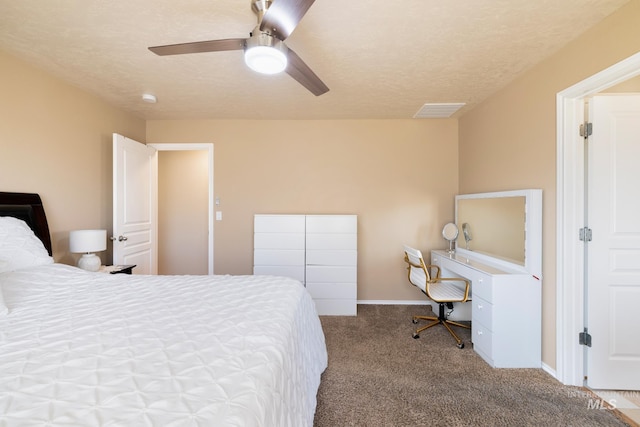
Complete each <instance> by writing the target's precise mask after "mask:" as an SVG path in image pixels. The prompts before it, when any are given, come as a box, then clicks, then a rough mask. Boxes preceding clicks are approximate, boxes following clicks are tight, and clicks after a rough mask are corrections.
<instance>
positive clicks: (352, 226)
mask: <svg viewBox="0 0 640 427" xmlns="http://www.w3.org/2000/svg"><path fill="white" fill-rule="evenodd" d="M357 245H358V236H357V216H356V215H307V217H306V286H307V290H308V291H309V293H310V294H311V296H312V297H313V299H314V301H315V303H316V308H317V310H318V313H319V314H321V315H356V311H357V310H356V299H357V264H358V262H357V261H358V251H357Z"/></svg>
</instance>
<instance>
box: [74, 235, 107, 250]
mask: <svg viewBox="0 0 640 427" xmlns="http://www.w3.org/2000/svg"><path fill="white" fill-rule="evenodd" d="M106 249H107V230H75V231H72V232H70V233H69V250H70V251H71V252H73V253H85V254H87V253H91V252H100V251H104V250H106Z"/></svg>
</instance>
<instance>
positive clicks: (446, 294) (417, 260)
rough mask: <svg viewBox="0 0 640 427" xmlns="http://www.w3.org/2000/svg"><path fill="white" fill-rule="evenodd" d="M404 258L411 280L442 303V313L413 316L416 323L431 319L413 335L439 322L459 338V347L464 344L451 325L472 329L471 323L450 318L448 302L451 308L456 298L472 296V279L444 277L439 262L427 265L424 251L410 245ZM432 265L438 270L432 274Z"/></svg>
mask: <svg viewBox="0 0 640 427" xmlns="http://www.w3.org/2000/svg"><path fill="white" fill-rule="evenodd" d="M404 253H405V255H404V260H405V262H406V263H407V264H409V266H408V267H407V270H408V271H409V274H408V276H409V282H410V283H411V284H412V285H414V286H416V287H418V288H419V289H420V290H421V291H422V292H423V293H424V294H425V295H426V296H427V297H428V298H429V299H431V300H432V301H434V302H437V303H438V306H439V312H438V317H435V316H413V323H418V320H430V321H431V323H429V324H428V325H426V326H423V327H421V328H419V329H418V330H416V331H415V332H414V333H413V338H416V339H417V338H420V332H422V331H424V330H426V329H429V328H430V327H432V326H435V325H438V324H440V325H443V326H444V327H445V328H447V330H448V331H449V333H450V334H451V336H453V338H454V339H455V340H456V343H457V345H458V348H464V343H463V342H462V340H461V339H460V338H459V337H458V336H457V335H456V333H455V332H454V331H453V329H451V326H458V327H461V328H466V329H470V328H471V326H469V325H465V324H462V323H458V322H453V321H451V320H448V319H447V316H448V314H445V306H446V308H448V309H449V310H452V309H453V303H454V302H466V301H467V300H469V281H468V280H466V279H463V278H461V277H451V278H447V277H440V267H438V266H437V265H427V264H425V262H424V259H423V258H422V252H420V251H419V250H417V249H414V248H411V247H409V246H406V245H405V247H404ZM431 269H433V270H434V272H435V276H432V275H431Z"/></svg>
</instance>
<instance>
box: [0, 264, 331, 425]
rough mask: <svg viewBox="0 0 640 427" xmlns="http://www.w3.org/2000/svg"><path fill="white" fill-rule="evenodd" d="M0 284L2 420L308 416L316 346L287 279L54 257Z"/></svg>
mask: <svg viewBox="0 0 640 427" xmlns="http://www.w3.org/2000/svg"><path fill="white" fill-rule="evenodd" d="M0 285H1V286H2V289H3V292H4V296H5V300H6V304H7V306H8V307H9V310H10V312H9V314H8V315H6V316H1V317H0V426H17V425H20V426H35V425H37V426H41V425H56V426H71V425H73V426H78V425H82V426H98V425H100V426H277V427H283V426H294V427H298V426H305V425H307V426H311V425H313V414H314V412H315V407H316V393H317V389H318V386H319V384H320V375H321V373H322V371H323V370H324V369H325V368H326V366H327V353H326V347H325V342H324V335H323V333H322V329H321V325H320V321H319V319H318V316H317V315H316V311H315V307H314V303H313V301H312V300H311V298H310V296H309V294H308V293H307V292H306V290H305V289H304V288H303V287H302V285H301V284H300V283H298V282H297V281H294V280H292V279H287V278H276V277H269V276H136V275H133V276H131V275H121V274H118V275H109V274H104V273H88V272H84V271H82V270H79V269H77V268H75V267H70V266H66V265H62V264H51V265H45V266H40V267H36V268H32V269H29V270H28V271H26V270H22V271H16V272H13V273H2V274H0ZM47 423H48V424H47Z"/></svg>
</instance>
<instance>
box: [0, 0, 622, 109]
mask: <svg viewBox="0 0 640 427" xmlns="http://www.w3.org/2000/svg"><path fill="white" fill-rule="evenodd" d="M277 1H278V0H275V2H277ZM627 1H628V0H456V1H451V0H438V1H435V0H317V1H316V2H315V3H314V4H313V6H311V8H310V9H309V11H308V12H307V14H306V15H305V17H304V18H303V19H302V21H301V22H300V24H299V25H298V27H297V28H296V30H295V31H294V32H293V34H292V35H291V36H290V37H289V38H288V39H287V45H288V46H289V47H290V48H291V49H293V50H294V51H295V52H296V53H297V54H298V55H299V56H300V57H301V58H302V59H303V60H304V61H305V62H306V63H307V65H309V66H310V67H311V68H312V69H313V70H314V71H315V72H316V74H317V75H318V76H319V77H320V78H321V79H322V80H323V81H324V82H325V83H326V84H327V86H329V88H330V91H329V92H328V93H326V94H324V95H321V96H319V97H316V96H314V95H312V94H311V93H310V92H308V91H307V90H306V89H305V88H304V87H302V86H301V85H300V84H298V83H297V82H296V81H295V80H293V79H292V78H291V77H289V76H288V75H287V74H281V75H277V76H265V75H259V74H256V73H254V72H252V71H251V70H249V69H248V68H247V67H246V66H245V65H244V62H243V58H242V52H241V51H231V52H215V53H200V54H190V55H178V56H165V57H160V56H156V55H154V54H153V53H151V52H150V51H149V50H148V49H147V47H149V46H156V45H163V44H173V43H183V42H191V41H200V40H212V39H220V38H235V37H248V34H249V32H250V31H251V30H252V29H253V28H254V26H255V24H256V17H255V15H254V14H253V12H252V11H251V1H250V0H181V1H176V0H114V1H103V0H84V1H82V0H46V1H44V0H0V49H1V50H5V51H7V52H9V53H11V54H14V55H16V56H18V57H20V58H23V59H25V60H26V61H28V62H31V63H33V64H35V65H36V66H38V67H40V68H43V69H45V70H48V71H49V72H51V73H52V74H54V75H57V76H59V77H61V78H62V79H64V80H66V81H69V82H70V83H72V84H73V85H76V86H78V87H81V88H84V89H86V90H88V91H90V92H92V93H95V94H97V95H98V96H100V97H101V98H104V99H105V100H106V101H107V102H109V103H110V104H112V105H114V106H116V107H119V108H121V109H123V110H126V111H129V112H132V113H134V114H136V115H138V116H140V117H143V118H147V119H178V118H193V119H200V118H213V119H220V118H227V119H249V118H253V119H386V118H388V119H396V118H411V117H413V115H414V114H415V113H416V112H417V111H418V110H419V109H420V108H421V107H422V105H423V104H424V103H445V102H455V103H458V102H461V103H466V106H465V107H463V108H462V109H461V110H459V112H458V113H456V115H454V117H456V116H460V115H461V114H464V112H465V111H468V110H469V109H471V108H473V107H474V106H475V105H477V104H478V103H479V102H481V101H483V100H484V99H486V98H487V97H488V96H490V95H491V94H492V93H494V92H496V91H497V90H499V89H501V88H502V87H504V86H505V85H506V84H508V83H509V82H510V81H512V80H513V79H514V78H516V77H517V76H518V75H519V74H520V73H522V72H523V71H525V70H527V69H528V68H530V67H531V66H533V65H535V64H536V63H538V62H539V61H541V60H542V59H544V58H546V57H548V56H549V55H551V54H553V53H554V52H556V51H557V50H558V49H560V48H561V47H562V46H564V45H565V44H567V43H568V42H570V41H571V40H572V39H574V38H576V37H577V36H579V35H580V34H581V33H582V32H584V31H585V30H586V29H588V28H589V27H590V26H592V25H594V24H596V23H597V22H599V21H601V20H602V19H603V18H605V17H606V16H607V15H609V14H611V13H612V12H614V11H615V10H617V9H618V8H620V7H621V6H622V5H624V4H625V3H627ZM144 92H148V93H152V94H154V95H156V96H157V98H158V103H157V104H147V103H144V102H143V101H142V99H141V96H142V93H144Z"/></svg>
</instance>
